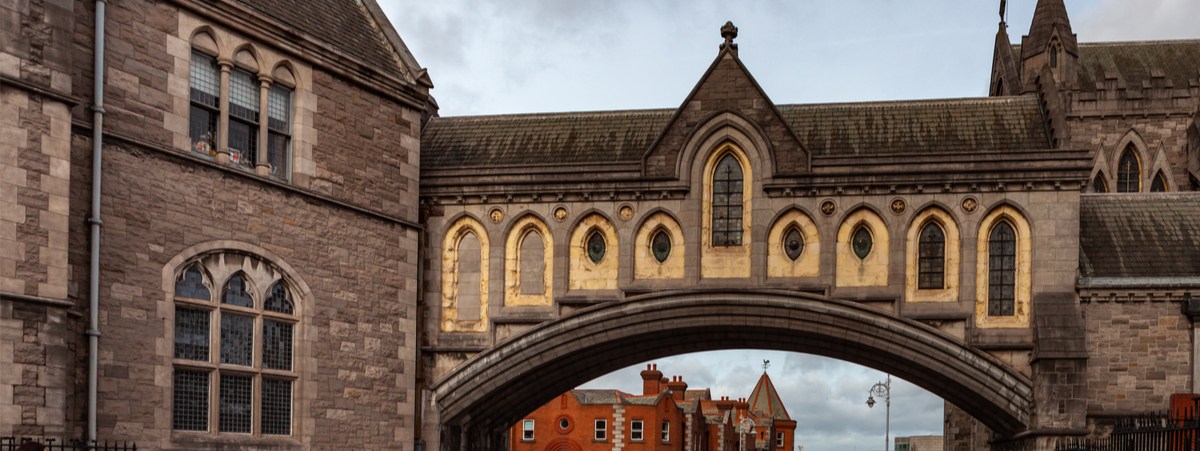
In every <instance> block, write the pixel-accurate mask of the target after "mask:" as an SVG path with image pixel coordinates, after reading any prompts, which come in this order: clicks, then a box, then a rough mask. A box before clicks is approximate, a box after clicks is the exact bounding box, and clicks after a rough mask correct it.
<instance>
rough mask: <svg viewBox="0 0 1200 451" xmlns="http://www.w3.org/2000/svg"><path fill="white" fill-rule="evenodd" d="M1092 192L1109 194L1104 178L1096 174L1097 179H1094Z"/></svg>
mask: <svg viewBox="0 0 1200 451" xmlns="http://www.w3.org/2000/svg"><path fill="white" fill-rule="evenodd" d="M1092 192H1095V193H1107V192H1108V185H1107V184H1106V183H1104V176H1103V175H1100V174H1096V178H1094V179H1092Z"/></svg>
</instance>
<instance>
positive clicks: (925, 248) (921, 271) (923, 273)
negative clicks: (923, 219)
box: [917, 222, 946, 290]
mask: <svg viewBox="0 0 1200 451" xmlns="http://www.w3.org/2000/svg"><path fill="white" fill-rule="evenodd" d="M918 246H919V249H920V250H919V254H918V256H917V289H921V290H940V289H942V288H945V287H946V284H945V277H946V235H945V233H944V232H942V228H941V227H939V226H938V225H937V224H936V223H933V222H931V223H929V224H926V225H925V228H923V229H921V238H920V241H919V245H918Z"/></svg>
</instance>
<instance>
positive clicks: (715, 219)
mask: <svg viewBox="0 0 1200 451" xmlns="http://www.w3.org/2000/svg"><path fill="white" fill-rule="evenodd" d="M742 178H743V174H742V165H741V164H739V163H738V161H737V158H735V157H734V156H733V154H726V155H725V156H724V157H721V161H720V162H719V163H717V168H716V171H715V172H713V188H712V190H713V201H712V230H713V238H712V243H713V244H712V245H713V246H741V245H742V189H743V183H742Z"/></svg>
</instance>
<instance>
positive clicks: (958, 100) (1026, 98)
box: [778, 94, 1037, 110]
mask: <svg viewBox="0 0 1200 451" xmlns="http://www.w3.org/2000/svg"><path fill="white" fill-rule="evenodd" d="M1036 99H1037V96H1035V95H1033V94H1022V95H1018V96H999V97H950V98H944V99H913V100H868V101H861V102H834V103H789V104H782V105H778V107H779V109H780V110H785V109H786V110H795V109H799V108H822V107H824V108H844V107H873V106H908V105H937V104H944V105H951V104H953V105H972V104H974V105H984V104H997V103H1027V102H1030V101H1035V100H1036Z"/></svg>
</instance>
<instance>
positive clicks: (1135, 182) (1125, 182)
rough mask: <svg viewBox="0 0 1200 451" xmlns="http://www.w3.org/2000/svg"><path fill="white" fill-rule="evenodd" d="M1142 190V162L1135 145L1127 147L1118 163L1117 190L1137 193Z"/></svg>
mask: <svg viewBox="0 0 1200 451" xmlns="http://www.w3.org/2000/svg"><path fill="white" fill-rule="evenodd" d="M1141 190H1142V164H1141V162H1139V161H1138V157H1137V152H1134V150H1133V147H1128V148H1126V149H1125V153H1123V154H1121V160H1120V162H1119V163H1117V192H1118V193H1136V192H1140V191H1141Z"/></svg>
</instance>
